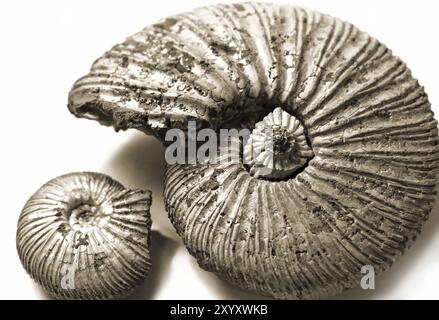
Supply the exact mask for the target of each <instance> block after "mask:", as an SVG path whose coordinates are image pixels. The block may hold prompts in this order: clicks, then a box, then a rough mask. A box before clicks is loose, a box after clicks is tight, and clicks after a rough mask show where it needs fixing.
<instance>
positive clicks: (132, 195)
mask: <svg viewBox="0 0 439 320" xmlns="http://www.w3.org/2000/svg"><path fill="white" fill-rule="evenodd" d="M150 205H151V193H150V192H149V191H141V190H129V189H126V188H125V187H124V186H123V185H121V184H120V183H119V182H117V181H115V180H113V179H112V178H110V177H108V176H106V175H103V174H100V173H93V172H79V173H71V174H66V175H63V176H60V177H57V178H55V179H52V180H50V181H49V182H47V183H46V184H44V185H43V186H42V187H41V188H40V189H39V190H38V191H37V192H36V193H35V194H33V195H32V197H31V198H30V199H29V200H28V201H27V203H26V205H25V206H24V208H23V211H22V213H21V215H20V219H19V221H18V229H17V250H18V255H19V256H20V260H21V262H22V264H23V266H24V268H25V269H26V271H27V272H28V273H29V275H30V276H31V277H32V278H33V279H34V280H35V281H36V282H38V284H40V285H41V286H42V287H43V288H44V289H45V290H46V291H47V292H48V293H49V294H50V295H51V296H53V297H55V298H59V299H112V298H120V297H123V296H126V295H128V294H130V293H131V292H132V291H133V290H134V288H135V287H137V286H138V285H140V284H141V283H142V282H143V280H144V279H145V277H146V275H147V273H148V271H149V268H150V256H149V234H150V227H151V218H150V214H149V208H150Z"/></svg>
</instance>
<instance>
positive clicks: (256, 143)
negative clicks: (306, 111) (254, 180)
mask: <svg viewBox="0 0 439 320" xmlns="http://www.w3.org/2000/svg"><path fill="white" fill-rule="evenodd" d="M313 155H314V153H313V151H312V150H311V148H310V146H309V145H308V142H307V139H306V136H305V131H304V128H303V126H302V124H301V123H300V121H299V120H298V119H297V118H295V117H294V116H292V115H291V114H289V113H288V112H286V111H284V110H283V109H282V108H279V107H278V108H276V109H274V110H273V112H271V113H270V114H268V115H267V116H266V117H264V119H262V121H260V122H258V123H256V125H255V128H254V129H253V131H252V134H251V135H250V138H249V140H248V141H247V143H246V144H245V145H244V159H245V160H246V163H247V164H249V172H250V174H251V175H253V176H256V177H261V178H266V179H271V180H281V179H285V178H288V177H290V176H291V175H292V174H294V173H295V172H297V171H298V170H299V169H301V168H302V167H303V166H305V165H306V163H307V161H308V160H309V159H310V158H311V157H312V156H313Z"/></svg>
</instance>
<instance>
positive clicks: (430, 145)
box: [69, 3, 439, 298]
mask: <svg viewBox="0 0 439 320" xmlns="http://www.w3.org/2000/svg"><path fill="white" fill-rule="evenodd" d="M278 107H280V108H282V110H280V109H279V110H278V109H277V108H278ZM69 109H70V111H71V112H72V113H73V114H75V115H76V116H78V117H86V118H90V119H95V120H98V121H100V122H101V123H103V124H105V125H113V126H114V127H115V128H116V129H127V128H136V129H140V130H142V131H144V132H146V133H148V134H154V135H155V136H157V137H159V138H160V139H163V136H164V133H165V132H166V130H168V129H170V128H175V127H179V128H184V127H185V126H186V124H187V122H188V120H192V119H196V120H197V121H198V122H199V123H201V126H207V127H211V128H214V129H218V128H222V127H245V128H248V129H250V130H251V131H252V136H251V139H250V144H248V145H247V146H244V152H243V154H244V157H245V155H246V154H248V153H249V152H252V150H253V148H260V147H261V145H262V144H258V143H259V142H260V141H262V140H264V139H265V137H266V134H265V133H266V132H267V131H266V129H267V128H268V129H272V131H273V133H274V134H273V142H275V143H274V145H273V149H272V150H271V151H270V150H262V151H266V152H262V153H261V154H262V156H261V159H260V162H262V163H263V162H264V160H263V157H264V155H267V154H268V155H270V153H271V154H272V155H275V154H277V156H273V158H272V163H271V167H272V169H274V170H273V171H272V174H273V176H269V177H268V178H266V177H262V176H260V175H259V174H258V170H257V169H258V163H255V164H253V165H250V166H248V167H246V166H244V165H243V164H242V163H231V162H229V163H227V162H226V163H219V164H208V165H201V164H200V165H198V164H197V165H171V166H168V168H167V171H166V178H165V202H166V207H167V209H168V212H169V216H170V218H171V221H172V222H173V224H174V226H175V228H176V230H177V232H178V233H179V235H180V236H181V237H182V238H183V240H184V242H185V245H186V246H187V248H188V250H189V252H190V253H191V254H192V255H193V256H195V257H196V258H197V261H198V263H199V264H200V266H202V267H203V268H204V269H206V270H209V271H212V272H215V273H216V274H217V275H219V276H220V277H222V278H224V279H226V280H228V281H230V282H232V283H234V284H236V285H238V286H240V287H243V288H246V289H249V290H252V291H255V292H258V293H261V294H266V295H270V296H274V297H278V298H293V297H298V298H318V297H325V296H329V295H334V294H337V293H340V292H342V291H343V290H345V289H347V288H351V287H353V286H356V285H358V284H359V283H360V279H361V277H362V274H361V267H362V266H365V265H370V266H373V267H374V269H375V271H376V272H377V273H380V272H382V271H384V270H385V269H387V268H388V267H389V266H390V265H391V264H392V263H393V262H394V261H395V260H396V258H397V257H398V256H400V255H401V254H402V253H404V252H405V250H406V249H407V248H408V247H409V246H410V245H411V244H412V242H413V241H414V240H415V239H416V237H417V235H418V234H419V232H420V231H421V228H422V226H423V224H424V222H425V220H426V219H427V218H428V215H429V213H430V211H431V209H432V207H433V203H434V201H435V197H436V184H437V179H436V172H437V169H438V164H439V162H438V158H439V147H438V143H439V142H438V141H439V140H438V131H437V122H436V120H435V119H434V116H433V113H432V111H431V107H430V103H429V101H428V97H427V95H426V93H425V92H424V89H423V88H422V87H421V86H420V85H419V83H418V81H417V80H416V79H414V78H413V77H412V75H411V72H410V70H409V69H408V68H407V66H406V65H405V63H403V62H402V61H401V60H400V59H399V58H398V57H395V56H394V55H393V54H392V52H391V51H390V50H389V49H388V48H387V47H386V46H384V45H383V44H382V43H380V42H379V41H378V40H376V39H374V38H372V37H370V36H369V35H368V34H366V33H365V32H362V31H360V30H359V29H357V28H356V27H355V26H353V25H352V24H350V23H347V22H344V21H341V20H339V19H336V18H333V17H330V16H328V15H325V14H321V13H318V12H315V11H311V10H306V9H302V8H298V7H293V6H289V5H274V4H267V3H241V4H226V5H216V6H208V7H204V8H200V9H197V10H194V11H192V12H188V13H184V14H180V15H176V16H173V17H170V18H167V19H164V20H162V21H161V22H159V23H157V24H155V25H152V26H149V27H146V28H145V29H143V30H142V31H140V32H139V33H137V34H135V35H133V36H131V37H129V38H128V39H127V40H126V41H125V42H123V43H121V44H119V45H117V46H115V47H114V48H113V49H111V50H110V51H109V52H107V53H106V54H105V55H104V56H102V57H101V58H99V59H98V60H97V61H96V62H95V64H94V65H93V66H92V69H91V71H90V73H89V74H88V75H86V76H85V77H83V78H81V79H79V80H78V81H77V82H76V83H75V85H74V86H73V88H72V91H71V93H70V96H69ZM279 114H280V115H279ZM271 117H274V118H277V119H279V118H281V119H284V118H285V119H290V120H289V124H285V125H284V123H283V120H282V121H281V123H276V124H275V125H274V126H272V125H271V124H269V121H270V118H271ZM296 120H297V127H296V129H297V128H298V129H297V130H299V131H294V130H293V128H294V126H295V125H296ZM271 121H272V120H271ZM276 121H278V120H276ZM267 124H269V125H268V126H267ZM302 129H303V132H300V130H302ZM274 138H275V139H274ZM258 139H259V140H258ZM261 139H262V140H261ZM267 152H268V153H267ZM293 155H294V156H295V157H292V156H293ZM298 155H300V157H299V156H298Z"/></svg>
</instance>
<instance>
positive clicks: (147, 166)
mask: <svg viewBox="0 0 439 320" xmlns="http://www.w3.org/2000/svg"><path fill="white" fill-rule="evenodd" d="M165 165H166V163H165V159H164V147H163V146H162V145H161V143H160V142H159V141H157V140H156V139H155V138H153V137H148V136H146V135H144V134H142V133H137V132H134V134H133V137H132V139H130V140H129V141H128V143H127V144H126V145H124V146H123V147H122V148H121V149H120V150H118V151H117V152H116V154H115V155H114V156H113V158H112V159H110V161H109V162H108V163H107V164H106V165H105V166H104V171H105V172H107V173H108V174H110V175H112V176H114V177H115V178H117V179H120V181H122V182H123V183H124V184H126V186H127V187H128V186H129V187H135V188H144V189H145V188H147V189H150V190H151V191H152V192H153V204H152V207H151V216H152V219H153V225H154V226H155V228H156V229H159V230H160V231H161V232H162V233H165V234H166V236H169V237H170V238H167V237H165V236H163V235H160V236H158V235H156V236H154V237H155V238H158V239H156V240H153V239H152V240H151V241H152V242H154V241H155V242H156V244H155V245H154V244H153V243H152V245H153V246H154V247H152V258H153V261H152V264H153V267H152V268H154V266H156V268H159V269H160V268H163V266H166V265H168V262H169V260H168V259H170V258H171V255H170V252H168V253H165V252H163V253H160V256H154V255H155V254H157V253H156V252H155V251H165V250H164V248H162V247H161V245H163V246H164V247H165V248H166V246H168V247H167V248H168V249H171V248H172V250H171V251H173V252H175V250H177V248H178V247H179V246H182V245H181V244H180V243H179V242H178V241H177V240H178V237H177V235H176V233H175V231H174V229H173V227H172V224H171V223H170V221H169V219H168V218H167V213H166V211H165V207H164V203H163V195H162V193H163V174H164V168H165ZM438 226H439V202H436V205H435V207H434V208H433V210H432V212H431V215H430V218H429V220H428V221H427V222H426V223H425V226H424V228H423V230H422V233H421V234H420V235H419V237H418V239H417V240H416V241H415V243H414V244H413V246H412V247H411V248H410V249H409V250H408V251H407V252H406V253H405V254H404V255H403V256H402V257H400V258H399V259H397V261H396V262H395V263H394V265H393V266H392V267H391V268H390V269H389V270H387V271H386V272H384V273H383V274H382V275H379V276H377V278H376V286H375V287H376V289H375V290H362V289H361V288H359V287H356V288H353V289H350V290H347V291H345V292H344V293H342V294H341V295H338V296H335V297H333V298H331V299H378V298H379V297H383V296H385V295H386V293H387V292H390V291H391V290H393V289H394V288H396V286H397V285H398V283H399V282H400V281H403V279H404V277H405V276H406V275H407V273H408V271H409V270H410V269H411V268H412V267H413V265H414V264H415V262H416V260H417V259H418V258H419V257H420V256H421V255H422V253H423V251H424V250H425V249H426V248H427V247H428V245H429V243H431V242H432V241H431V239H432V238H433V237H434V235H435V234H436V232H437V231H438ZM155 233H158V232H157V231H155ZM158 234H160V233H158ZM160 237H162V239H161V240H160ZM163 238H166V239H168V240H164V239H163ZM167 241H175V248H173V245H172V246H171V245H170V244H167ZM168 249H167V250H168ZM178 249H184V248H178ZM184 250H186V249H184ZM156 260H157V261H156ZM193 266H194V268H197V269H198V270H199V272H198V274H199V276H200V278H201V279H202V281H203V282H205V283H206V285H207V286H209V288H210V289H211V290H212V291H214V292H215V293H216V295H217V296H219V297H221V298H223V299H267V297H263V296H259V295H255V294H252V293H249V292H246V291H244V290H241V289H239V288H237V287H235V286H233V285H231V284H229V283H227V282H225V281H223V280H221V279H219V278H218V277H217V276H215V275H214V274H213V273H210V272H207V271H204V270H202V269H201V268H199V267H198V265H197V263H196V261H195V259H193ZM163 273H164V272H160V273H159V271H153V270H151V273H150V275H149V276H148V278H147V280H146V281H145V284H144V286H142V287H141V288H140V289H139V290H137V291H136V293H135V294H133V295H132V296H130V297H129V298H131V299H148V298H153V296H154V294H155V290H156V289H157V285H158V283H159V282H160V281H162V280H163V277H164V275H163ZM155 277H159V280H155V279H154V278H155ZM151 282H152V285H151ZM154 286H155V287H156V288H155V289H154V288H153V287H154ZM149 287H151V288H153V289H148V288H149Z"/></svg>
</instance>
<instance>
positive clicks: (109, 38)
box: [0, 0, 439, 299]
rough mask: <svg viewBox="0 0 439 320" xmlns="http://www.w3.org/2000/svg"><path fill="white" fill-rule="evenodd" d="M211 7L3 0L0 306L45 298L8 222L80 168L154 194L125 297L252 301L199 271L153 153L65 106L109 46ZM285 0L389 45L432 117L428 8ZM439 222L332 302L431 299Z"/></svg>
mask: <svg viewBox="0 0 439 320" xmlns="http://www.w3.org/2000/svg"><path fill="white" fill-rule="evenodd" d="M217 2H218V1H188V0H185V1H166V0H158V1H149V0H142V1H127V0H124V1H108V0H107V1H78V0H75V1H70V0H69V1H8V2H7V1H1V4H0V35H1V37H0V41H1V44H0V46H1V47H0V90H1V91H0V110H1V113H0V116H1V118H0V119H1V120H0V130H1V132H0V137H1V149H0V153H1V155H0V170H1V176H0V188H1V190H0V194H1V198H0V199H1V207H0V210H1V215H2V216H1V218H2V219H1V222H0V298H3V299H16V298H21V299H43V298H47V296H46V295H45V294H44V293H43V292H41V290H40V289H39V288H38V287H37V286H36V285H35V284H34V283H33V282H32V280H31V279H30V278H29V277H28V276H27V275H26V273H25V271H24V269H23V268H22V266H21V264H20V261H19V259H18V256H17V253H16V249H15V232H16V223H17V219H18V216H19V213H20V211H21V209H22V206H23V205H24V203H25V201H26V200H27V199H28V198H29V197H30V196H31V194H32V193H33V192H34V191H35V190H36V189H37V188H38V187H39V186H40V185H41V184H43V183H44V182H45V181H47V180H49V179H51V178H53V177H55V176H58V175H60V174H64V173H67V172H73V171H82V170H92V171H100V172H104V173H107V174H109V175H111V176H113V177H114V178H116V179H118V180H120V181H121V182H122V183H123V184H125V185H126V186H129V187H141V188H148V189H151V190H152V191H153V194H154V197H153V206H152V217H153V230H156V231H155V232H154V233H153V234H152V251H153V253H152V259H153V267H152V270H151V272H150V275H149V277H148V279H147V281H146V282H145V284H144V285H143V286H142V287H141V288H140V289H139V290H138V291H137V292H136V294H135V295H134V296H132V297H131V298H138V299H225V298H227V299H235V298H236V299H240V298H256V296H253V295H251V294H248V293H246V292H243V291H241V290H239V289H235V288H233V287H232V286H230V285H228V284H226V283H224V282H222V281H220V280H219V279H217V278H216V277H215V276H214V275H212V274H210V273H208V272H205V271H203V270H201V269H200V268H198V266H197V264H196V262H195V260H194V259H193V258H192V257H191V256H190V255H189V254H188V253H187V252H186V250H185V248H184V247H183V245H182V243H181V241H180V240H179V239H178V237H177V235H176V234H175V232H174V230H173V227H172V225H171V224H170V222H169V221H168V219H167V214H166V212H165V210H164V205H163V198H162V177H163V167H164V158H163V149H162V147H161V145H160V144H159V143H158V142H157V141H155V139H154V138H151V137H147V136H144V135H143V134H141V133H137V132H134V131H128V132H120V133H115V132H114V131H113V130H112V129H111V128H105V127H102V126H100V125H99V124H98V123H96V122H93V121H88V120H78V119H75V118H74V117H73V116H72V115H70V113H69V112H68V110H67V108H66V102H67V94H68V92H69V89H70V87H71V85H72V84H73V82H74V81H75V80H76V79H77V78H78V77H80V76H82V75H84V74H85V73H87V71H88V69H89V67H90V65H91V63H92V62H93V61H94V60H95V59H96V58H97V57H99V56H100V55H101V54H102V53H104V52H105V51H106V50H108V49H109V48H110V47H112V46H113V45H114V44H116V43H118V42H120V41H122V40H124V38H125V37H127V36H129V35H131V34H133V33H135V32H137V31H139V30H140V29H141V28H143V27H144V26H146V25H148V24H151V23H154V22H156V21H157V20H158V19H160V18H162V17H166V16H168V15H171V14H175V13H179V12H182V11H188V10H191V9H194V8H195V7H199V6H203V5H207V4H212V3H217ZM223 2H228V1H225V0H224V1H223ZM282 2H283V3H287V2H288V1H287V0H285V1H282ZM289 2H290V3H291V4H296V5H301V6H304V7H308V8H311V9H315V10H318V11H321V12H324V13H329V14H331V15H333V16H336V17H339V18H342V19H343V20H347V21H350V22H352V23H354V24H355V25H357V26H358V27H360V28H361V29H362V30H365V31H367V32H369V33H370V34H371V35H373V36H374V37H376V38H378V39H379V40H381V41H382V42H384V43H385V44H387V45H388V46H389V47H390V48H391V49H392V50H393V52H394V53H395V54H397V55H399V56H400V57H401V58H402V59H403V60H404V61H405V62H406V63H407V64H408V65H409V67H410V68H411V69H412V71H413V74H414V76H415V77H417V78H418V79H419V80H420V82H421V84H423V85H424V86H425V88H426V91H427V93H428V94H429V96H430V101H431V103H432V105H433V110H434V111H435V113H436V114H439V109H438V108H439V84H438V83H439V80H438V78H439V76H438V71H439V62H438V61H439V60H438V56H439V55H438V49H439V44H438V43H439V41H438V40H437V32H438V30H439V18H438V16H437V14H438V12H439V2H438V1H427V0H424V1H421V0H419V1H382V0H381V1H371V0H367V1H366V0H363V1H341V0H340V1H334V0H333V1H328V0H321V1H317V0H315V1H310V0H308V1H299V0H295V1H292V0H291V1H289ZM438 226H439V206H438V205H437V206H436V207H435V210H433V213H432V216H431V218H430V220H429V221H428V223H427V224H426V225H425V228H424V230H423V233H422V234H421V235H420V237H419V239H418V241H417V242H416V243H415V245H414V246H413V247H412V248H411V249H410V250H409V251H408V252H407V254H406V255H405V256H403V257H402V258H401V259H399V260H398V261H397V262H396V263H395V265H394V266H393V267H392V268H391V269H390V270H389V271H387V272H385V273H384V274H383V275H382V276H379V277H378V278H377V282H376V290H373V291H370V290H369V291H364V290H361V289H354V290H350V291H348V292H346V293H344V294H343V295H341V296H339V297H338V298H341V299H346V298H354V299H395V298H396V299H412V298H413V299H421V298H427V299H433V298H435V299H438V298H439V290H438V288H437V285H439V232H438V231H439V229H438Z"/></svg>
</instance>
